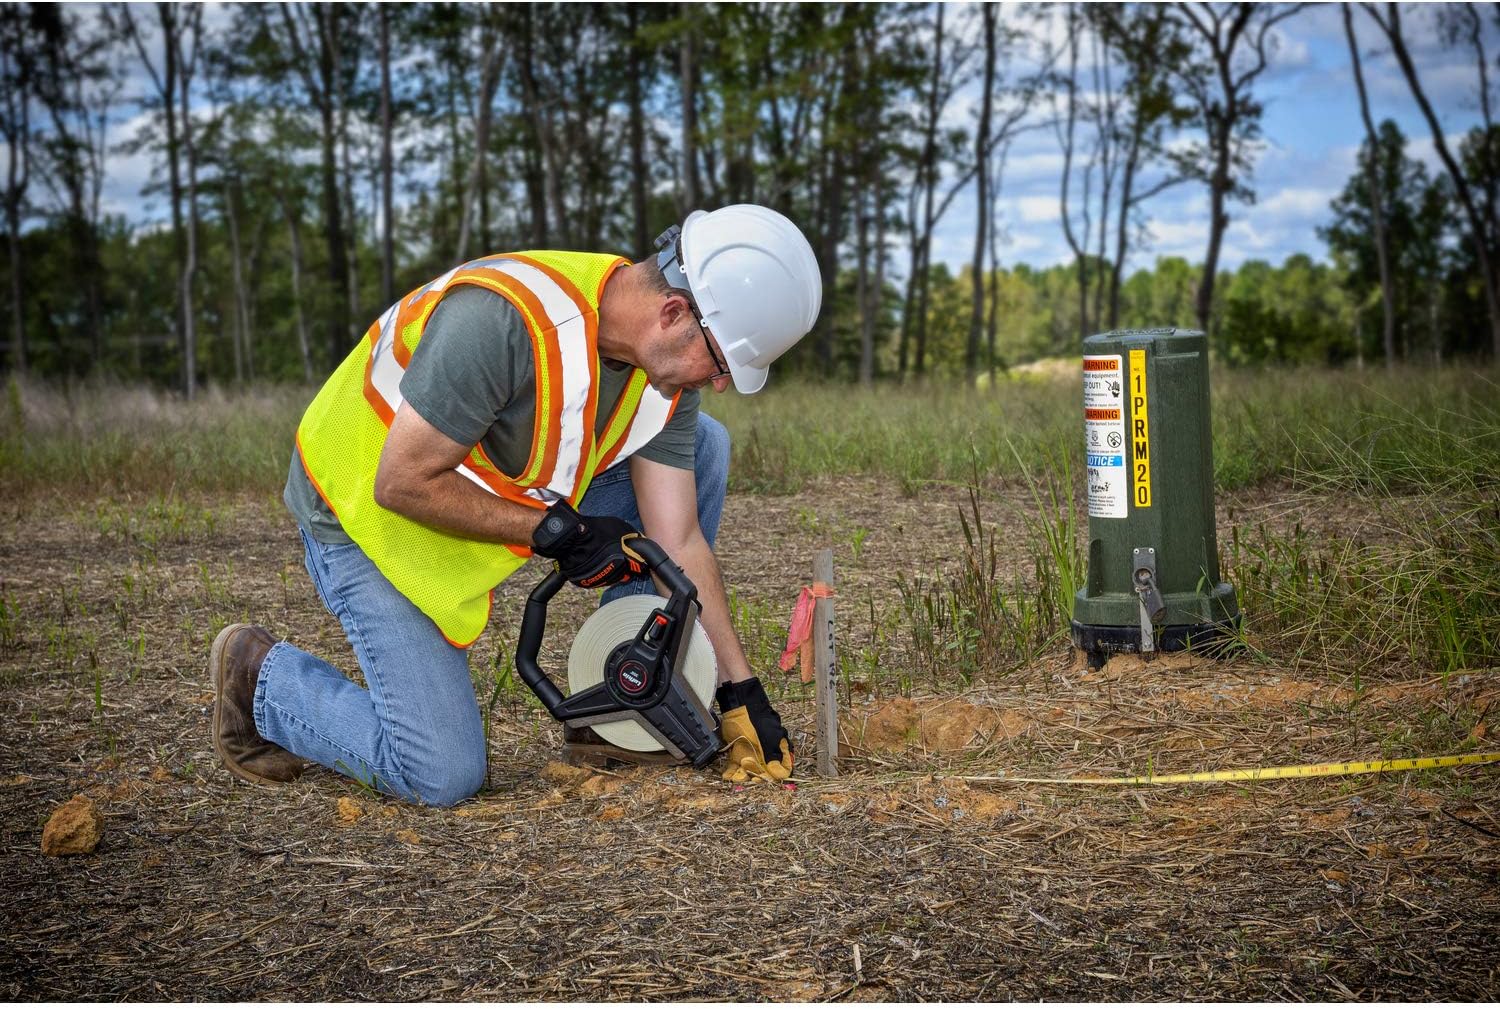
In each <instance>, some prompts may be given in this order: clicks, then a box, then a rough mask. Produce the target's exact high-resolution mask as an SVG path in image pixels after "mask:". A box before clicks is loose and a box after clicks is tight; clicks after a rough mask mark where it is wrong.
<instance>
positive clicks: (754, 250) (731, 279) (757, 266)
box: [657, 203, 823, 394]
mask: <svg viewBox="0 0 1500 1009" xmlns="http://www.w3.org/2000/svg"><path fill="white" fill-rule="evenodd" d="M657 244H658V245H659V246H662V250H661V253H660V255H659V256H658V257H657V265H658V266H659V267H660V268H661V270H662V274H663V276H665V277H666V279H667V283H668V284H670V285H672V286H673V287H677V288H682V287H684V286H685V287H686V289H687V291H688V292H689V293H690V294H691V295H692V297H693V301H694V302H695V303H696V304H697V309H698V312H699V313H701V314H700V316H699V321H701V322H702V324H703V325H704V326H705V327H706V328H708V329H711V330H712V331H713V334H714V339H715V340H717V341H718V344H719V348H720V349H721V350H722V351H723V352H724V361H725V364H727V365H728V366H729V374H730V375H731V376H732V377H733V378H734V387H735V388H736V389H738V390H739V391H740V392H742V393H746V394H748V393H752V392H759V391H760V389H761V387H762V386H764V385H765V384H766V375H767V374H768V373H769V371H770V366H771V362H772V361H774V360H776V359H777V358H778V357H780V356H781V355H782V354H784V353H786V351H787V350H789V349H790V348H791V347H793V346H794V345H795V344H796V343H797V341H798V340H800V339H802V338H803V337H804V336H806V335H807V334H808V332H809V331H810V330H811V329H812V328H813V323H814V322H816V321H817V318H818V310H819V309H820V308H822V306H823V277H822V274H820V273H819V272H818V261H817V259H816V258H815V257H814V256H813V250H812V246H811V245H809V244H808V242H807V239H806V238H805V237H803V235H802V232H801V231H800V230H798V228H797V226H796V225H795V224H793V223H792V222H791V221H789V220H787V218H786V217H785V216H783V215H781V214H778V213H777V212H776V211H774V210H772V209H770V208H769V207H760V206H756V205H755V204H752V203H737V204H734V205H733V206H728V207H723V208H721V209H719V210H714V211H703V210H695V211H693V212H692V213H691V214H689V215H688V219H687V220H686V221H684V222H683V225H682V229H681V232H680V234H679V233H677V229H676V228H670V229H668V230H667V232H666V233H665V234H663V235H662V236H661V238H658V239H657ZM683 281H685V282H686V284H685V285H684V283H683Z"/></svg>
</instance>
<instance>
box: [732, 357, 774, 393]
mask: <svg viewBox="0 0 1500 1009" xmlns="http://www.w3.org/2000/svg"><path fill="white" fill-rule="evenodd" d="M724 363H725V364H727V365H729V377H730V378H732V379H734V391H735V392H737V393H739V394H740V395H741V396H753V395H754V394H755V393H757V392H760V391H761V389H763V388H765V385H766V377H767V376H768V375H770V374H771V369H770V368H753V367H751V366H750V365H746V364H736V363H735V362H734V360H733V359H732V358H731V359H730V360H728V361H725V362H724Z"/></svg>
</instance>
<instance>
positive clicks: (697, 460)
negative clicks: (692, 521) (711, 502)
mask: <svg viewBox="0 0 1500 1009" xmlns="http://www.w3.org/2000/svg"><path fill="white" fill-rule="evenodd" d="M693 470H694V474H693V476H694V479H695V480H696V481H697V484H698V492H699V494H700V495H703V494H707V495H709V496H711V497H713V498H716V499H719V500H722V499H723V497H724V494H725V492H726V490H727V489H728V487H729V431H728V429H727V428H725V427H724V425H723V424H720V423H719V422H718V421H716V420H714V419H713V418H712V417H710V416H709V415H708V414H706V413H699V414H698V432H697V435H696V437H695V438H694V443H693Z"/></svg>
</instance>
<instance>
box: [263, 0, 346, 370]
mask: <svg viewBox="0 0 1500 1009" xmlns="http://www.w3.org/2000/svg"><path fill="white" fill-rule="evenodd" d="M279 9H280V11H281V16H282V19H283V21H284V22H285V24H286V30H287V37H288V40H289V42H290V44H291V47H292V53H293V57H294V60H295V63H296V65H297V67H298V69H299V71H300V72H301V75H302V81H303V84H304V86H305V87H306V88H307V94H308V96H309V98H311V100H312V102H313V104H314V105H315V106H317V109H318V116H319V122H320V125H321V127H322V134H321V137H320V139H321V140H322V145H321V146H322V181H323V235H324V242H325V244H326V245H327V247H328V283H329V287H330V289H331V292H332V295H333V296H332V297H330V298H329V299H328V315H327V319H326V322H325V325H326V327H327V330H328V362H329V366H330V367H334V366H337V364H338V363H339V361H340V360H342V359H343V357H344V354H345V352H346V350H347V346H346V344H347V342H348V334H349V325H350V323H349V315H348V309H349V302H348V299H347V297H346V296H345V292H346V291H347V290H348V285H349V281H348V277H349V260H348V256H347V243H346V241H345V238H344V214H343V200H341V199H340V198H339V168H338V138H337V131H336V126H337V121H336V117H335V107H334V106H335V100H336V99H335V95H334V89H335V86H336V85H335V77H336V76H337V74H338V70H339V59H338V56H339V50H338V40H337V33H338V24H337V20H338V15H339V10H340V8H339V7H337V6H336V5H334V4H318V5H315V6H314V7H313V8H312V10H313V19H314V30H315V32H316V34H317V36H318V52H317V58H316V63H314V61H313V60H310V59H309V58H308V57H307V56H306V55H305V53H304V50H303V46H302V36H301V33H300V30H299V29H298V27H297V21H296V20H295V19H294V17H293V8H292V7H291V5H286V6H283V7H281V8H279ZM299 16H300V15H299ZM314 66H316V68H317V76H316V77H314V76H313V67H314Z"/></svg>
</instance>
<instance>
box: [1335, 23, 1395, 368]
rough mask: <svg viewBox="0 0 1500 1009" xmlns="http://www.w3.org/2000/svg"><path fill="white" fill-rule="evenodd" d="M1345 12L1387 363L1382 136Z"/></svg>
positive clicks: (1388, 283)
mask: <svg viewBox="0 0 1500 1009" xmlns="http://www.w3.org/2000/svg"><path fill="white" fill-rule="evenodd" d="M1341 10H1342V11H1343V14H1344V35H1345V37H1347V38H1348V40H1349V59H1350V61H1351V62H1352V64H1353V66H1354V84H1355V86H1356V88H1357V89H1358V91H1359V114H1360V117H1361V118H1362V119H1363V120H1364V123H1365V136H1367V137H1369V138H1370V163H1369V164H1368V165H1366V166H1365V181H1366V183H1367V184H1368V185H1369V188H1370V223H1371V224H1372V225H1373V226H1374V228H1375V258H1376V261H1377V263H1378V264H1379V267H1380V301H1381V305H1382V307H1383V308H1384V310H1385V322H1384V325H1383V326H1382V328H1381V343H1382V345H1383V346H1384V348H1385V366H1386V367H1387V368H1393V367H1395V365H1396V298H1395V291H1394V287H1395V285H1394V284H1393V283H1392V280H1391V259H1390V243H1389V239H1387V238H1386V232H1385V193H1384V187H1383V186H1381V184H1380V139H1379V137H1378V136H1377V134H1376V132H1375V123H1374V121H1373V120H1372V119H1371V118H1370V100H1369V96H1368V94H1367V93H1366V91H1365V75H1364V71H1363V69H1362V68H1361V67H1360V60H1359V43H1357V42H1356V41H1355V39H1354V19H1353V18H1352V17H1350V15H1349V8H1348V6H1347V5H1345V6H1344V7H1342V8H1341Z"/></svg>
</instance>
